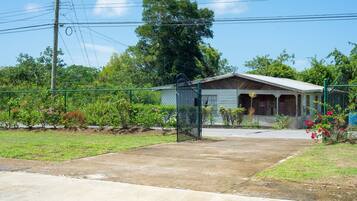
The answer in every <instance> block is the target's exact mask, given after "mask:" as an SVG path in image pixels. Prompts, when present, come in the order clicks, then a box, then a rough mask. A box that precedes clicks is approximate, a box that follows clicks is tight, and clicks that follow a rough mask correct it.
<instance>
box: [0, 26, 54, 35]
mask: <svg viewBox="0 0 357 201" xmlns="http://www.w3.org/2000/svg"><path fill="white" fill-rule="evenodd" d="M49 29H52V26H51V27H42V28H34V29H26V30H17V31H5V32H0V35H6V34H14V33H24V32H31V31H39V30H49Z"/></svg>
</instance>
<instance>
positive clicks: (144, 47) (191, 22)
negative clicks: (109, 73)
mask: <svg viewBox="0 0 357 201" xmlns="http://www.w3.org/2000/svg"><path fill="white" fill-rule="evenodd" d="M143 8H144V10H143V21H144V24H143V25H142V26H139V27H138V28H137V29H136V33H137V35H138V37H139V42H138V43H137V45H136V47H137V48H138V50H140V52H141V55H143V63H144V68H145V69H147V71H150V72H152V73H154V76H155V84H168V83H173V82H174V81H175V77H176V75H177V74H178V73H185V74H186V75H187V77H188V78H189V79H194V78H196V77H206V76H214V75H215V72H216V70H214V69H210V67H211V66H209V64H208V63H206V62H207V60H205V58H204V55H203V53H202V49H201V48H200V47H201V45H202V44H203V39H204V38H212V37H213V31H212V30H211V26H212V22H213V20H214V13H213V11H211V10H209V9H207V8H202V9H201V8H198V5H197V3H196V2H192V1H190V0H180V1H178V0H144V1H143ZM217 65H218V63H217ZM216 67H217V66H215V67H214V68H216Z"/></svg>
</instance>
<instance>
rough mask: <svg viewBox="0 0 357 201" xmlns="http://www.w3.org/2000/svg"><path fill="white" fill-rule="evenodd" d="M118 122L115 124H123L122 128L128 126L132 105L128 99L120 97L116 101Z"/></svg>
mask: <svg viewBox="0 0 357 201" xmlns="http://www.w3.org/2000/svg"><path fill="white" fill-rule="evenodd" d="M114 106H115V109H116V114H117V122H115V123H114V125H117V126H121V127H122V128H128V126H129V121H130V112H131V105H130V103H129V102H128V101H127V100H126V99H123V98H122V99H119V100H118V101H116V102H115V103H114Z"/></svg>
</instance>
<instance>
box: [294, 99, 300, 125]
mask: <svg viewBox="0 0 357 201" xmlns="http://www.w3.org/2000/svg"><path fill="white" fill-rule="evenodd" d="M295 120H296V128H299V94H295Z"/></svg>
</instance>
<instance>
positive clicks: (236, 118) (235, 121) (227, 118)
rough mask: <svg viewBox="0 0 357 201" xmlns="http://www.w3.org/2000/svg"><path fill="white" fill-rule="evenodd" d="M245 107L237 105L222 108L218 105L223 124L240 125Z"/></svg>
mask: <svg viewBox="0 0 357 201" xmlns="http://www.w3.org/2000/svg"><path fill="white" fill-rule="evenodd" d="M244 111H245V108H242V107H238V108H224V107H220V108H219V112H220V114H221V116H222V119H223V123H224V125H225V126H236V125H238V126H239V125H241V123H242V121H243V114H244Z"/></svg>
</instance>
